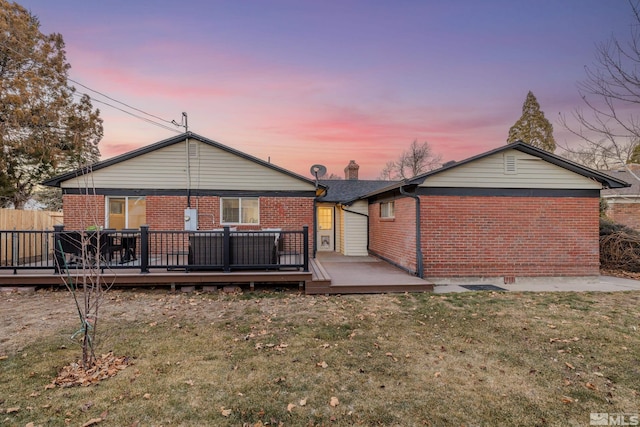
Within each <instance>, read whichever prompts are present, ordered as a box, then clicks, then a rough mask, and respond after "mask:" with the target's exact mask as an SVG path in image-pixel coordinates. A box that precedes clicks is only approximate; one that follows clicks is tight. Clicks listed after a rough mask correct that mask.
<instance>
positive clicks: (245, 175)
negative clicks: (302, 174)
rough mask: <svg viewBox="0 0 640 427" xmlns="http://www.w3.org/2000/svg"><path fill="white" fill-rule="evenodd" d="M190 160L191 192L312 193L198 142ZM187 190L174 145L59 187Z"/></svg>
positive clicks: (180, 151) (179, 150)
mask: <svg viewBox="0 0 640 427" xmlns="http://www.w3.org/2000/svg"><path fill="white" fill-rule="evenodd" d="M191 144H195V145H196V146H197V156H192V157H190V161H189V166H190V171H191V173H190V175H191V189H192V190H198V189H210V190H254V191H261V190H264V191H269V190H281V191H312V190H314V188H315V187H314V186H313V184H311V183H307V182H304V181H302V180H299V179H296V178H295V177H292V176H288V175H286V174H283V173H281V172H279V171H277V170H273V169H270V168H268V167H266V166H263V165H260V164H257V163H255V162H253V161H251V160H249V159H245V158H243V157H240V156H236V155H234V154H232V153H229V152H227V151H224V150H220V149H218V148H216V147H212V146H210V145H208V144H204V143H202V142H200V141H195V140H191ZM87 185H89V186H90V187H94V188H138V189H165V190H173V189H185V188H187V161H186V150H185V143H184V142H183V143H177V144H173V145H170V146H168V147H164V148H161V149H158V150H155V151H152V152H150V153H146V154H143V155H141V156H138V157H134V158H132V159H128V160H125V161H123V162H120V163H117V164H114V165H112V166H109V167H106V168H104V169H100V170H97V171H94V172H93V173H92V174H91V175H90V177H88V176H85V177H78V178H75V179H71V180H68V181H65V182H63V183H62V187H63V188H86V187H87Z"/></svg>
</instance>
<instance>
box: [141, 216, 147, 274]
mask: <svg viewBox="0 0 640 427" xmlns="http://www.w3.org/2000/svg"><path fill="white" fill-rule="evenodd" d="M140 272H141V273H148V272H149V226H148V225H141V226H140Z"/></svg>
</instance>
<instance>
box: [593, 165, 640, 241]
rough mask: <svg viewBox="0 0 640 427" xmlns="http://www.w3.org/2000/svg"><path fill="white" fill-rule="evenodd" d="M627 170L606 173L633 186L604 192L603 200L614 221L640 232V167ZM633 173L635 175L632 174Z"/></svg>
mask: <svg viewBox="0 0 640 427" xmlns="http://www.w3.org/2000/svg"><path fill="white" fill-rule="evenodd" d="M627 167H628V168H630V169H631V171H629V170H626V169H619V170H611V171H606V172H605V173H606V174H608V175H611V176H612V177H615V178H617V179H620V180H623V181H626V182H628V183H630V184H631V186H629V187H625V188H608V189H603V190H602V193H601V195H602V198H603V199H604V200H605V201H606V202H607V210H606V214H607V216H608V217H609V218H611V219H612V220H614V221H616V222H619V223H620V224H624V225H626V226H628V227H631V228H635V229H636V230H640V181H639V180H638V176H640V165H638V164H629V165H627ZM632 172H633V173H632Z"/></svg>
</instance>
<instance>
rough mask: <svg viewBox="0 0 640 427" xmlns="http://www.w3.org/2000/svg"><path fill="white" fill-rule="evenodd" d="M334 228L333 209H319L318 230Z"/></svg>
mask: <svg viewBox="0 0 640 427" xmlns="http://www.w3.org/2000/svg"><path fill="white" fill-rule="evenodd" d="M332 228H333V208H327V207H319V208H318V229H319V230H331V229H332Z"/></svg>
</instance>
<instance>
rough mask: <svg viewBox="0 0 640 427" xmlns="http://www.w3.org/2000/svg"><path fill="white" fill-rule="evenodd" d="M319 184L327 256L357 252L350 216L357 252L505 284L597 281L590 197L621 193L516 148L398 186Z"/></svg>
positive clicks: (556, 160)
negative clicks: (329, 228)
mask: <svg viewBox="0 0 640 427" xmlns="http://www.w3.org/2000/svg"><path fill="white" fill-rule="evenodd" d="M347 175H348V173H347ZM322 183H323V184H324V185H325V186H326V187H327V192H326V195H323V196H322V197H320V198H319V199H318V200H319V203H318V207H319V208H320V207H322V208H329V207H330V206H331V205H333V209H334V215H335V218H336V220H335V221H334V222H335V227H336V230H337V232H336V237H335V241H336V245H335V250H337V251H339V252H342V253H344V254H345V255H351V254H354V255H356V254H357V255H360V254H362V253H363V251H362V245H363V242H365V240H364V238H363V236H362V235H359V240H358V242H359V246H357V247H358V250H357V251H355V252H352V251H353V246H352V243H356V238H355V237H356V236H355V235H351V234H350V233H351V230H348V227H346V225H347V224H348V223H347V221H346V220H345V219H343V218H346V217H347V215H350V216H351V218H350V221H355V222H357V227H358V229H363V228H364V224H365V222H366V224H367V225H366V229H367V230H368V234H367V239H366V249H367V250H366V252H367V253H369V254H373V255H375V256H378V257H380V258H383V259H385V260H387V261H389V262H391V263H393V264H395V265H397V266H399V267H401V268H403V269H405V270H407V271H409V272H411V273H412V274H416V275H418V276H419V277H430V278H440V277H503V278H504V279H505V281H507V282H509V281H511V280H515V277H516V276H525V277H531V276H589V275H598V274H599V264H600V261H599V197H600V191H601V190H602V189H622V188H625V187H628V186H629V184H627V183H626V182H625V181H623V180H621V179H618V178H615V177H612V176H609V175H607V174H604V173H601V172H598V171H594V170H591V169H589V168H586V167H584V166H581V165H579V164H576V163H573V162H571V161H568V160H566V159H564V158H562V157H559V156H556V155H554V154H552V153H549V152H546V151H544V150H541V149H538V148H536V147H533V146H530V145H528V144H525V143H522V142H517V143H513V144H508V145H506V146H503V147H500V148H497V149H495V150H491V151H488V152H486V153H483V154H480V155H478V156H475V157H472V158H469V159H467V160H463V161H460V162H455V163H454V162H452V163H450V164H447V165H446V166H443V167H442V168H440V169H436V170H432V171H429V172H427V173H424V174H422V175H419V176H416V177H414V178H411V179H407V180H404V181H401V182H396V183H387V185H381V184H380V183H365V185H363V187H362V192H361V193H362V194H360V195H359V196H354V194H355V193H357V192H358V188H357V184H355V183H353V184H352V183H349V182H348V180H347V181H346V182H343V183H336V182H328V181H323V182H322ZM376 185H378V188H373V189H371V188H370V187H369V191H367V190H366V189H365V187H366V186H374V187H375V186H376ZM345 186H346V187H345ZM365 204H366V209H365ZM363 215H365V217H364V218H363ZM318 218H320V215H318ZM365 219H366V221H365ZM318 232H319V233H320V231H318ZM322 249H324V248H323V247H319V249H318V250H322ZM327 249H328V250H332V249H333V246H331V245H330V246H329V247H328V248H327Z"/></svg>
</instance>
